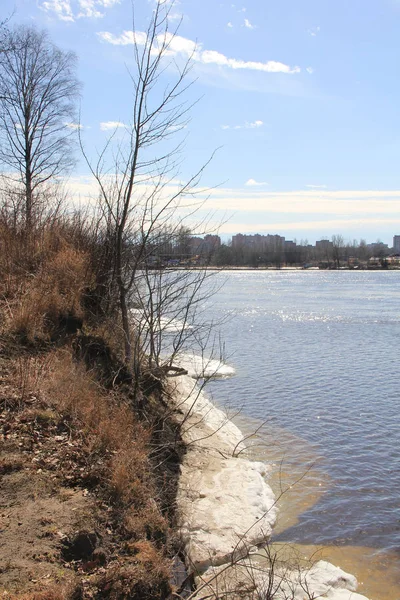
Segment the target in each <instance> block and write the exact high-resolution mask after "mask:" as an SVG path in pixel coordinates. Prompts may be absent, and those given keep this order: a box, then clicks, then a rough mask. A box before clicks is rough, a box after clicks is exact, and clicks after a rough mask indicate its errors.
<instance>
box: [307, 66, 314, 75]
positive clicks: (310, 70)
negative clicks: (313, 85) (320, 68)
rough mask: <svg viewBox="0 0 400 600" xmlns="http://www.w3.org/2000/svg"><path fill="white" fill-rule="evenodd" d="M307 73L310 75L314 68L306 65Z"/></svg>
mask: <svg viewBox="0 0 400 600" xmlns="http://www.w3.org/2000/svg"><path fill="white" fill-rule="evenodd" d="M306 71H307V73H309V74H310V75H312V74H313V73H314V69H313V68H312V67H307V68H306Z"/></svg>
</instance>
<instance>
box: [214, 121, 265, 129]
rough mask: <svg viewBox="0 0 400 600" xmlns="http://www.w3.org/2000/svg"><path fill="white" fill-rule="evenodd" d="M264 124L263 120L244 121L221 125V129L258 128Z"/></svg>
mask: <svg viewBox="0 0 400 600" xmlns="http://www.w3.org/2000/svg"><path fill="white" fill-rule="evenodd" d="M263 125H264V122H263V121H253V122H252V123H249V122H248V121H246V122H245V123H244V124H243V125H221V129H258V128H259V127H262V126H263Z"/></svg>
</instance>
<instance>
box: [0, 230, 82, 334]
mask: <svg viewBox="0 0 400 600" xmlns="http://www.w3.org/2000/svg"><path fill="white" fill-rule="evenodd" d="M72 233H73V231H69V232H68V230H67V228H66V227H65V225H63V224H62V223H61V222H60V223H54V222H53V223H48V224H46V225H45V226H43V227H42V228H41V229H38V230H35V231H34V232H31V234H30V235H29V236H28V235H27V234H26V233H25V232H24V231H22V230H21V231H20V230H18V229H17V228H16V227H13V225H12V223H10V222H7V221H5V220H4V219H3V220H0V303H1V305H2V309H3V310H2V311H1V312H2V313H3V314H2V329H3V332H8V333H12V334H14V335H16V336H18V337H19V338H20V339H24V340H26V341H29V342H32V341H34V340H38V339H39V340H48V339H51V336H52V335H54V332H55V331H56V330H57V328H58V327H59V326H60V318H63V317H64V318H65V317H70V316H73V317H75V318H77V319H81V318H82V317H83V314H84V310H83V301H84V297H83V294H84V291H85V290H87V289H89V288H90V287H91V286H92V285H93V281H94V279H93V274H92V269H91V256H90V252H89V250H88V249H81V246H82V244H79V242H77V240H76V239H74V236H73V235H71V234H72Z"/></svg>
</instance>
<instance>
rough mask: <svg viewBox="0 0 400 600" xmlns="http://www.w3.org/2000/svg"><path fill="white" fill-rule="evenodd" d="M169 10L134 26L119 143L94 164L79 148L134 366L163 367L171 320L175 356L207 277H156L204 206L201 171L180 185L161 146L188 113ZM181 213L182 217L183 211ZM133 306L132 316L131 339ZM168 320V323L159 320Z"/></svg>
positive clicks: (161, 7)
mask: <svg viewBox="0 0 400 600" xmlns="http://www.w3.org/2000/svg"><path fill="white" fill-rule="evenodd" d="M171 8H172V4H171V3H169V2H165V0H159V1H158V2H157V4H156V6H155V8H154V11H153V13H152V17H151V19H150V23H149V25H148V28H147V30H146V32H145V33H137V32H136V31H135V24H133V25H134V26H133V41H134V44H133V55H134V64H135V66H134V69H133V70H132V71H130V78H131V82H132V86H133V106H132V121H131V123H129V124H128V125H126V127H125V130H124V132H123V134H122V138H121V130H120V129H119V130H118V131H116V132H115V133H114V136H112V137H111V138H110V139H109V140H108V143H107V145H106V146H105V148H104V150H103V152H101V153H100V155H99V157H98V160H97V162H96V164H93V163H92V162H91V160H90V158H89V156H88V154H87V152H86V151H85V149H84V148H83V144H82V143H81V146H82V150H83V153H84V155H85V158H86V160H87V163H88V165H89V168H90V170H91V172H92V174H93V175H94V177H95V179H96V181H97V183H98V185H99V188H100V208H101V211H102V215H103V222H104V224H105V228H106V229H107V230H108V232H109V235H110V236H111V237H112V239H113V244H114V262H113V268H112V273H111V277H112V278H113V280H114V282H115V287H116V289H117V294H118V303H119V311H120V315H121V324H122V331H123V336H124V345H125V360H126V361H127V362H129V361H131V359H133V361H134V367H135V364H136V366H137V365H138V364H140V361H141V358H142V356H143V354H146V356H147V358H148V360H149V364H150V365H151V366H159V365H160V360H159V358H160V353H161V347H162V344H161V342H160V338H161V335H162V333H163V332H165V331H166V330H169V331H171V327H172V325H171V323H172V320H173V321H174V322H175V320H176V319H177V318H179V320H180V322H181V324H182V330H181V331H180V332H177V333H176V335H175V338H174V341H173V342H172V349H173V353H176V348H177V345H178V346H181V345H182V343H183V340H184V339H186V334H185V333H184V332H185V331H186V330H187V328H188V321H189V313H190V314H191V316H192V315H193V314H194V312H195V306H196V305H197V304H198V295H199V294H198V292H199V288H200V283H201V282H202V281H204V278H205V276H204V273H202V274H199V275H198V276H196V275H194V276H192V275H190V276H188V275H187V274H183V273H182V271H180V273H179V274H177V275H176V276H174V277H172V276H171V272H170V271H169V272H168V274H167V278H165V277H164V275H165V273H161V272H160V271H157V270H155V265H156V264H157V263H159V255H160V253H161V252H162V248H164V249H165V248H168V247H174V246H176V244H177V243H179V241H181V239H182V231H184V230H185V222H186V221H185V219H187V217H188V216H189V217H190V216H191V215H193V213H194V212H196V209H197V208H198V207H199V205H200V204H201V201H199V200H198V199H194V198H195V197H196V195H197V194H198V184H199V182H200V178H201V175H202V172H203V170H204V168H205V166H206V165H203V166H202V167H201V168H200V169H199V170H198V171H197V172H196V173H194V174H193V175H192V176H191V177H189V180H188V181H186V182H185V183H179V182H178V183H177V177H178V174H179V165H180V162H179V161H180V151H181V149H182V148H181V144H180V143H177V144H176V145H174V144H173V143H172V144H171V145H170V146H168V147H167V148H166V147H165V145H166V143H167V144H168V143H169V140H170V139H171V137H172V136H173V135H174V134H175V133H176V132H177V131H179V130H181V129H183V128H184V126H185V125H186V123H187V120H188V111H189V110H190V108H191V105H189V104H188V103H187V102H185V100H184V93H185V92H186V91H187V89H188V88H189V87H190V85H191V83H190V81H188V75H189V71H190V59H189V60H187V61H184V63H183V64H182V65H178V64H177V62H176V61H175V59H174V53H173V41H174V38H175V37H176V34H177V29H175V30H172V31H170V29H169V13H170V11H171ZM168 67H171V70H172V69H174V72H175V80H174V81H173V83H171V84H170V85H169V86H168V85H167V86H165V84H164V81H163V77H162V75H163V74H164V73H165V70H166V69H167V68H168ZM182 205H184V206H182ZM182 208H184V212H185V216H182V213H181V212H180V211H181V209H182ZM205 228H206V226H205V223H204V222H203V223H200V224H198V225H197V228H196V233H197V234H198V233H200V232H201V231H202V230H203V232H204V230H205ZM111 287H112V286H111ZM195 296H196V301H195V299H194V298H195ZM183 299H185V300H184V301H183ZM132 304H134V309H135V310H136V311H137V312H136V316H137V318H136V321H135V323H134V332H133V333H132V331H131V324H132V319H131V318H130V316H131V313H130V305H131V306H132ZM189 306H190V307H191V310H189ZM168 313H169V317H168V316H167V317H166V318H167V321H165V320H163V319H164V318H165V316H166V314H167V315H168ZM171 315H172V316H171ZM168 319H169V321H168ZM170 366H171V365H170Z"/></svg>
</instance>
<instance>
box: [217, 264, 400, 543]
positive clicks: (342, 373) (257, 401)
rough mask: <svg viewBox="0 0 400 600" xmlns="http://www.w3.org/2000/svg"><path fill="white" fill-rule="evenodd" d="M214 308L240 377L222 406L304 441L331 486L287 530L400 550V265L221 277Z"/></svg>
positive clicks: (225, 387) (291, 536) (298, 536)
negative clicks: (387, 269)
mask: <svg viewBox="0 0 400 600" xmlns="http://www.w3.org/2000/svg"><path fill="white" fill-rule="evenodd" d="M217 277H223V278H226V285H225V287H224V288H223V289H222V290H221V291H220V292H219V293H218V295H217V296H216V297H214V298H213V299H212V300H211V301H210V302H209V306H208V310H209V312H210V314H211V316H213V317H215V316H226V315H227V314H229V315H230V317H231V318H230V320H229V321H228V322H227V323H225V324H224V325H223V327H222V334H223V335H222V337H223V339H224V341H225V344H226V353H227V362H228V364H230V365H232V366H233V367H235V369H236V371H237V376H236V377H234V378H232V379H230V380H225V381H222V382H211V383H210V387H209V389H210V390H211V392H212V393H213V396H214V398H215V399H216V400H217V401H218V402H220V403H221V404H226V403H228V402H229V404H230V405H231V406H232V408H233V409H237V408H241V409H242V412H243V414H244V415H247V416H249V417H253V418H255V419H260V420H264V419H269V424H270V425H271V424H272V425H274V424H275V425H276V426H277V427H281V428H284V429H286V430H288V431H289V432H291V433H292V434H293V435H295V436H298V437H300V438H303V439H304V440H306V441H307V443H308V445H311V447H313V448H314V451H315V454H316V455H318V456H321V457H322V460H321V461H320V462H319V464H318V467H317V468H318V469H320V470H321V478H326V476H328V477H329V480H330V485H329V486H328V487H327V489H326V491H325V493H324V494H322V496H321V497H320V498H319V500H318V501H317V502H316V503H315V504H314V505H313V506H311V507H309V508H308V509H307V510H306V511H305V512H304V513H303V514H302V515H300V517H299V522H298V523H297V524H294V525H293V526H292V527H289V528H288V529H286V530H285V531H284V532H282V533H280V534H279V536H278V539H279V540H290V541H296V542H301V543H303V544H338V545H349V546H368V547H371V548H373V547H375V548H377V549H378V548H383V549H386V550H392V551H398V550H399V549H400V507H399V490H400V427H399V420H400V419H399V405H400V401H399V369H398V359H397V356H398V349H397V348H398V343H399V338H400V273H398V272H354V271H353V272H349V271H346V272H307V271H296V272H284V271H281V272H279V271H274V272H271V271H270V272H266V271H264V272H257V271H240V272H227V273H223V274H219V275H217Z"/></svg>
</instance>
